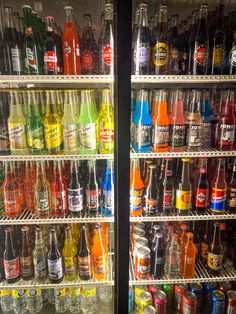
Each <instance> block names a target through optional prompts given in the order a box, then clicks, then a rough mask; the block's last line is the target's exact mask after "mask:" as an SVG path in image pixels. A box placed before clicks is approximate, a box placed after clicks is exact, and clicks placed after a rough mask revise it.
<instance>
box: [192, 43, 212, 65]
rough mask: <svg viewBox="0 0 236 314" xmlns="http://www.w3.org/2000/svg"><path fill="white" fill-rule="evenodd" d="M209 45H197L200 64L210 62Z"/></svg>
mask: <svg viewBox="0 0 236 314" xmlns="http://www.w3.org/2000/svg"><path fill="white" fill-rule="evenodd" d="M208 54H209V51H208V47H207V46H205V45H198V44H197V45H196V48H195V58H196V62H197V64H198V66H201V67H204V66H205V65H206V64H207V62H208Z"/></svg>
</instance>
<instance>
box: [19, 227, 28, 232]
mask: <svg viewBox="0 0 236 314" xmlns="http://www.w3.org/2000/svg"><path fill="white" fill-rule="evenodd" d="M21 231H22V232H27V231H29V227H28V226H23V227H21Z"/></svg>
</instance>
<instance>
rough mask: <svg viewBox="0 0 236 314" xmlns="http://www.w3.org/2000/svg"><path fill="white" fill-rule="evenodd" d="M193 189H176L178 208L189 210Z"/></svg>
mask: <svg viewBox="0 0 236 314" xmlns="http://www.w3.org/2000/svg"><path fill="white" fill-rule="evenodd" d="M191 198H192V193H191V191H181V190H177V191H176V208H177V209H179V210H189V209H190V208H191Z"/></svg>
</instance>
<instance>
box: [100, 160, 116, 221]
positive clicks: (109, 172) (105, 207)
mask: <svg viewBox="0 0 236 314" xmlns="http://www.w3.org/2000/svg"><path fill="white" fill-rule="evenodd" d="M101 212H102V214H103V215H104V216H113V215H114V169H113V161H112V160H107V166H106V170H105V173H104V176H103V180H102V204H101Z"/></svg>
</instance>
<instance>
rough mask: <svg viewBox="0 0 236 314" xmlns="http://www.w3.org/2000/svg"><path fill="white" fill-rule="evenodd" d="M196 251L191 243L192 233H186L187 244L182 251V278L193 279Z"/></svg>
mask: <svg viewBox="0 0 236 314" xmlns="http://www.w3.org/2000/svg"><path fill="white" fill-rule="evenodd" d="M196 253H197V249H196V246H195V245H194V243H193V233H191V232H188V233H187V244H186V246H185V250H184V259H183V271H182V275H183V278H193V277H194V274H195V259H196Z"/></svg>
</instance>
